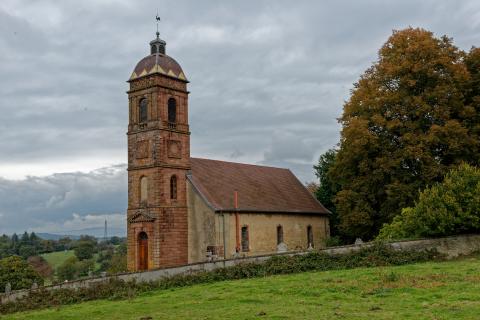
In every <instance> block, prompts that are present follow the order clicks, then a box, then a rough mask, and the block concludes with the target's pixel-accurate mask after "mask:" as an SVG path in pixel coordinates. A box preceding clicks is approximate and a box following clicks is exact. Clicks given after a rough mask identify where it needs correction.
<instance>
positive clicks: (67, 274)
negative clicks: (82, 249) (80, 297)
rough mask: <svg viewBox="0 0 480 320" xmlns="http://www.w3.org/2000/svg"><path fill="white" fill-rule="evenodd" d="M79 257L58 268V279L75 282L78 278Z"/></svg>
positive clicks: (66, 261)
mask: <svg viewBox="0 0 480 320" xmlns="http://www.w3.org/2000/svg"><path fill="white" fill-rule="evenodd" d="M77 263H78V259H77V257H70V258H68V259H67V260H65V261H64V262H63V263H62V264H61V265H59V266H58V268H57V277H58V279H59V280H62V281H64V280H73V279H75V278H76V276H77Z"/></svg>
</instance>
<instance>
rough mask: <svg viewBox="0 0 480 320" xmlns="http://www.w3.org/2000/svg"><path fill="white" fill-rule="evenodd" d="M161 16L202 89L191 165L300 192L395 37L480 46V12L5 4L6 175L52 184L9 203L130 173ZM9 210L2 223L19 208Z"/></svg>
mask: <svg viewBox="0 0 480 320" xmlns="http://www.w3.org/2000/svg"><path fill="white" fill-rule="evenodd" d="M157 8H158V9H159V11H160V14H161V16H162V22H161V36H162V38H164V39H165V40H166V41H167V53H168V54H170V55H171V56H173V57H174V58H175V59H176V60H177V61H178V62H180V63H181V65H182V67H183V69H184V71H185V73H186V75H187V77H188V78H189V80H190V81H191V83H190V86H189V89H190V91H191V95H190V123H191V130H192V140H191V142H192V148H191V150H192V156H198V157H206V158H217V159H225V160H232V159H235V161H242V162H250V163H261V164H268V165H276V166H283V167H289V168H291V169H292V171H293V172H294V173H295V174H297V176H298V177H299V179H300V180H302V181H308V180H313V179H314V175H313V171H312V165H313V164H314V163H315V162H316V160H317V159H318V156H319V155H320V154H321V153H322V152H324V151H325V150H327V149H328V148H331V147H333V146H334V145H335V144H336V143H337V142H338V138H339V129H340V127H339V125H338V123H337V121H336V118H338V117H339V116H340V114H341V111H342V105H343V103H344V100H346V99H348V95H349V90H350V89H351V88H352V84H353V83H354V82H355V81H356V80H357V79H358V77H359V76H360V75H361V74H362V72H363V71H364V70H365V69H366V68H368V67H369V66H370V65H371V63H372V62H373V61H375V60H376V54H377V51H378V49H379V48H380V47H381V45H382V44H383V43H384V42H385V41H386V39H387V38H388V36H389V35H390V34H391V30H392V29H401V28H405V27H408V26H415V27H416V26H418V27H424V28H427V29H429V30H432V31H433V32H435V33H436V34H437V35H443V34H447V35H448V36H451V37H453V38H454V40H455V43H456V44H457V45H458V46H460V47H461V48H462V49H469V48H470V46H472V45H475V44H476V45H478V39H479V36H480V3H479V2H478V1H475V0H471V1H462V2H452V1H446V0H445V1H434V0H427V1H422V2H418V1H414V0H407V1H380V0H367V1H333V0H332V1H313V0H312V1H300V2H299V1H296V2H295V1H286V0H280V1H266V0H265V1H263V0H261V1H236V2H226V1H220V0H210V1H201V2H200V1H175V0H168V1H153V0H152V1H127V0H124V1H114V0H103V1H99V0H95V1H94V0H87V1H81V2H78V1H73V0H71V1H53V0H45V1H41V2H40V1H27V0H23V1H21V0H20V1H17V0H15V1H14V0H3V1H2V2H1V3H0V55H1V57H2V59H1V60H0V74H1V75H2V76H3V79H4V81H3V82H2V86H0V95H1V97H2V99H0V111H1V112H0V123H1V125H0V176H4V177H8V178H9V179H13V178H15V179H20V178H22V177H24V176H26V175H44V176H47V177H45V178H33V177H29V178H26V179H25V180H21V181H16V182H15V181H13V180H2V189H1V190H3V191H2V192H4V194H7V196H6V198H7V200H8V198H12V199H14V198H15V196H14V197H10V196H9V195H11V194H13V193H15V192H16V190H17V189H15V187H18V185H16V184H15V183H17V184H20V185H22V183H23V185H22V186H23V188H24V191H22V192H27V189H28V188H29V187H31V188H33V189H31V190H32V191H31V194H32V195H31V198H30V199H29V200H25V201H23V202H22V205H24V206H26V207H34V206H39V207H42V206H41V205H39V204H38V203H37V202H36V201H43V202H41V203H44V201H45V199H44V198H42V197H44V196H45V197H46V195H45V194H44V193H42V190H38V189H36V187H35V186H36V184H35V183H33V182H35V181H36V180H35V179H40V181H43V180H42V179H47V178H48V177H50V178H51V177H54V176H55V175H53V176H52V174H53V173H55V172H59V171H63V172H65V171H72V170H73V171H82V172H90V171H91V170H93V169H94V168H99V167H108V166H111V165H112V164H116V163H125V162H126V137H125V131H126V124H127V97H126V94H125V91H126V90H127V89H128V86H127V83H126V82H125V81H126V80H127V78H128V77H129V75H130V73H131V71H132V69H133V67H134V66H135V63H136V62H137V61H138V60H140V59H141V58H142V57H143V56H145V55H146V54H147V53H148V42H149V41H150V40H151V38H153V36H154V31H155V24H154V19H153V18H154V16H155V13H156V10H157ZM72 175H77V174H72ZM79 175H82V174H79ZM87 175H88V174H87ZM88 181H90V183H92V185H91V187H92V188H96V189H98V188H102V185H103V183H104V182H103V181H102V180H101V179H93V180H88ZM32 183H33V184H32ZM95 183H97V184H96V185H94V184H95ZM27 186H29V187H27ZM6 187H8V188H10V189H5V188H6ZM67 187H68V184H67V185H64V184H61V183H58V185H56V187H55V188H56V189H55V190H57V191H55V192H54V194H56V195H57V196H58V195H59V194H61V191H60V190H64V189H65V188H67ZM121 187H122V188H126V186H125V185H122V186H121ZM35 192H39V193H40V195H38V196H35ZM27 193H28V192H27ZM81 195H82V193H81V192H79V193H78V194H77V196H79V197H81ZM36 197H38V199H37V198H36ZM49 199H50V198H49ZM67 200H69V201H73V200H70V198H68V197H67ZM52 201H53V202H52V203H55V201H60V202H59V203H64V201H65V200H64V199H63V198H58V199H57V198H55V197H54V198H52ZM62 201H63V202H62ZM125 202H126V200H125V193H124V192H123V193H121V192H119V193H116V196H113V195H111V197H110V198H108V197H107V198H99V199H97V200H96V201H95V202H92V203H88V204H80V203H79V204H74V203H75V202H68V203H69V204H68V205H67V204H65V205H64V206H63V207H62V208H61V209H58V211H55V210H54V212H56V213H55V214H52V213H47V216H46V217H45V218H43V217H41V215H40V214H39V213H38V212H39V211H31V212H35V213H31V214H30V216H29V213H28V211H27V210H23V211H22V210H21V211H22V212H24V213H23V216H22V217H25V219H38V223H42V222H52V221H54V220H53V219H63V220H62V221H67V220H72V219H73V220H74V221H78V219H77V220H75V218H72V214H73V213H78V214H80V215H81V216H86V215H87V214H88V213H92V212H100V211H102V212H110V213H114V212H117V211H118V210H119V208H120V207H122V205H123V204H124V203H125ZM7 203H9V205H8V206H6V205H4V203H0V212H1V214H3V216H2V217H1V218H2V222H3V221H4V220H5V219H6V218H5V217H7V219H8V217H9V216H11V213H9V211H8V210H18V209H12V208H20V205H18V206H17V207H15V206H12V204H11V203H10V202H8V201H7ZM119 203H120V204H122V205H119ZM8 208H10V209H8ZM32 210H33V209H32ZM28 217H30V218H28ZM5 221H6V220H5ZM8 221H9V223H15V222H14V221H12V220H8ZM25 221H27V220H25ZM28 221H29V223H33V220H28ZM35 221H36V220H35ZM2 225H3V223H2ZM38 225H39V224H38ZM15 226H17V227H16V228H26V227H25V226H28V224H26V222H25V223H24V224H23V226H22V225H21V223H17V224H15Z"/></svg>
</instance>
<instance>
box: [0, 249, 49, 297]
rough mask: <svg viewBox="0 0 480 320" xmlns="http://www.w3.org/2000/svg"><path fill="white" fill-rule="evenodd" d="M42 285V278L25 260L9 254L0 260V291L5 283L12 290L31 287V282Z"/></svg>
mask: <svg viewBox="0 0 480 320" xmlns="http://www.w3.org/2000/svg"><path fill="white" fill-rule="evenodd" d="M34 282H36V283H37V284H38V285H43V278H42V277H41V276H40V275H39V274H38V273H37V272H36V271H35V270H34V269H33V268H32V266H30V265H29V264H28V263H27V262H26V261H25V260H23V259H22V258H20V257H18V256H11V257H8V258H4V259H2V260H0V292H3V289H5V286H6V285H7V283H10V285H11V286H12V287H11V288H12V290H19V289H27V288H31V287H32V285H33V283H34Z"/></svg>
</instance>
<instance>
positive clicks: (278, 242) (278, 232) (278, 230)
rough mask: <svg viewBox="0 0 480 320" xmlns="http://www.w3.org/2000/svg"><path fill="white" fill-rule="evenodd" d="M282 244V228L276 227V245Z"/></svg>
mask: <svg viewBox="0 0 480 320" xmlns="http://www.w3.org/2000/svg"><path fill="white" fill-rule="evenodd" d="M280 243H283V227H282V226H281V225H278V226H277V244H280Z"/></svg>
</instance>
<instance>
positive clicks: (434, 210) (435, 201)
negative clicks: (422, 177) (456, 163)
mask: <svg viewBox="0 0 480 320" xmlns="http://www.w3.org/2000/svg"><path fill="white" fill-rule="evenodd" d="M479 231H480V169H478V168H475V167H472V166H470V165H468V164H462V165H461V166H460V167H459V168H458V169H453V170H451V171H450V172H449V173H448V174H447V175H446V177H445V179H444V180H443V182H442V183H436V184H435V185H433V186H432V187H429V188H426V189H425V190H424V191H423V192H421V193H420V197H419V200H418V202H416V203H415V206H414V207H409V208H405V209H403V211H402V214H401V215H398V216H396V217H395V218H394V219H393V222H392V223H390V224H386V225H384V226H383V228H382V229H381V230H380V234H379V236H378V238H379V239H403V238H416V237H431V236H448V235H454V234H461V233H476V232H479Z"/></svg>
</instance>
